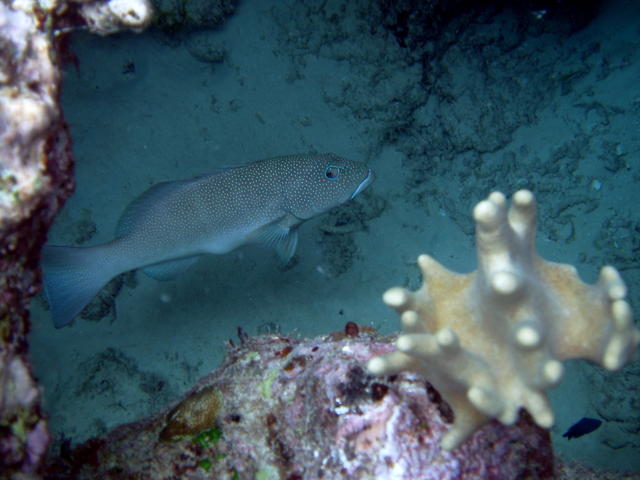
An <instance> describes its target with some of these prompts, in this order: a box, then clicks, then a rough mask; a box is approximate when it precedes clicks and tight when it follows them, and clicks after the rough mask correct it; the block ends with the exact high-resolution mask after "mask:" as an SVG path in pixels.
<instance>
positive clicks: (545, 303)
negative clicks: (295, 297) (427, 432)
mask: <svg viewBox="0 0 640 480" xmlns="http://www.w3.org/2000/svg"><path fill="white" fill-rule="evenodd" d="M536 211H537V208H536V202H535V197H534V195H533V193H531V192H530V191H528V190H520V191H518V192H516V194H515V195H514V196H513V201H512V205H511V207H510V208H509V209H507V201H506V197H505V196H504V195H503V194H502V193H500V192H493V193H491V195H489V197H488V198H487V199H485V200H483V201H481V202H480V203H478V204H477V205H476V207H475V208H474V210H473V217H474V219H475V222H476V244H477V255H478V269H477V270H476V271H475V272H472V273H469V274H458V273H455V272H451V271H449V270H447V269H446V268H445V267H443V266H442V265H440V264H439V263H438V262H437V261H435V260H434V259H433V258H431V257H430V256H428V255H420V257H418V266H419V267H420V269H421V271H422V275H423V278H424V283H423V285H422V287H421V288H420V289H419V290H418V291H415V292H410V291H408V290H406V289H404V288H399V287H396V288H392V289H390V290H388V291H387V292H386V293H385V294H384V296H383V300H384V302H385V303H386V304H387V305H389V306H390V307H392V308H394V309H395V310H396V311H398V313H399V314H400V315H401V319H402V326H403V329H404V331H405V333H404V334H403V335H400V336H399V338H398V340H397V341H396V347H397V350H396V351H394V352H391V353H388V354H386V355H381V356H377V357H374V358H372V359H371V360H370V361H369V363H368V365H367V366H368V369H369V372H370V373H372V374H374V375H389V374H396V373H399V372H401V371H403V370H407V371H413V372H416V373H419V374H422V375H423V376H424V377H425V378H426V379H427V380H428V381H429V382H430V383H431V384H433V386H434V387H435V388H436V389H437V390H438V391H439V392H440V394H441V395H442V397H443V399H444V400H445V401H446V402H448V404H449V405H450V407H451V408H452V410H453V413H454V421H453V425H452V427H451V430H450V431H449V432H448V433H447V435H445V437H444V438H443V441H442V447H443V448H445V449H448V450H450V449H453V448H456V447H457V446H459V445H460V444H461V443H462V442H464V441H465V440H466V439H467V438H469V437H470V436H471V435H472V434H473V433H474V432H475V431H477V430H478V429H480V428H481V427H482V426H483V425H485V424H486V423H488V422H489V421H490V420H491V419H493V418H496V419H498V420H499V421H501V422H502V423H504V424H512V423H513V422H515V420H516V419H517V416H518V412H519V411H520V409H525V410H527V411H528V412H529V413H530V414H531V416H532V417H533V420H534V421H535V422H536V423H537V424H538V425H539V426H541V427H544V428H549V427H551V426H552V425H553V418H554V416H553V411H552V409H551V405H550V403H549V400H548V398H547V395H546V390H547V389H549V388H551V387H553V386H555V385H557V384H558V382H559V381H560V380H561V379H562V376H563V374H564V367H563V364H562V362H563V361H564V360H568V359H586V360H589V361H591V362H594V363H597V364H599V365H601V366H603V367H605V368H607V369H609V370H617V369H619V368H621V367H622V366H624V365H626V364H627V363H629V362H631V361H632V360H633V358H634V355H635V351H636V348H637V346H638V343H640V331H639V330H638V329H637V328H636V327H635V325H634V323H633V319H632V317H633V314H632V311H631V307H630V306H629V303H628V302H627V301H626V295H627V288H626V286H625V284H624V282H623V280H622V278H621V277H620V274H619V273H618V271H617V270H616V269H615V268H613V267H612V266H605V267H603V268H602V270H601V272H600V277H599V280H598V282H597V283H596V284H594V285H588V284H585V283H583V282H582V281H581V280H580V279H579V278H578V275H577V273H576V270H575V268H574V267H573V266H571V265H564V264H559V263H552V262H547V261H545V260H543V259H542V258H540V256H539V255H538V254H537V252H536V250H535V230H536Z"/></svg>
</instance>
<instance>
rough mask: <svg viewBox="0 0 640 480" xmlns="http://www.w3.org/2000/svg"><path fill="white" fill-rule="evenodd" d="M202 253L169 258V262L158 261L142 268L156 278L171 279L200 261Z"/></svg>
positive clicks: (146, 273) (145, 272)
mask: <svg viewBox="0 0 640 480" xmlns="http://www.w3.org/2000/svg"><path fill="white" fill-rule="evenodd" d="M199 258H200V255H194V256H191V257H185V258H179V259H177V260H169V261H168V262H162V263H156V264H153V265H149V266H147V267H144V268H143V269H142V272H143V273H144V274H145V275H148V276H149V277H151V278H154V279H156V280H171V279H172V278H174V277H175V276H177V275H179V274H181V273H182V272H184V271H185V270H187V269H188V268H189V267H191V266H192V265H193V264H194V263H196V262H197V261H198V259H199Z"/></svg>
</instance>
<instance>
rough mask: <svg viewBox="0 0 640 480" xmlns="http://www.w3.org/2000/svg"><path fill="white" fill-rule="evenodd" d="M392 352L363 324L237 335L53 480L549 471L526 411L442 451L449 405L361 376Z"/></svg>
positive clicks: (420, 387)
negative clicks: (166, 399)
mask: <svg viewBox="0 0 640 480" xmlns="http://www.w3.org/2000/svg"><path fill="white" fill-rule="evenodd" d="M349 332H354V329H353V326H350V329H349ZM392 349H393V346H392V345H391V344H390V343H388V342H386V341H381V340H379V339H377V338H375V336H374V335H372V334H371V333H369V332H368V331H367V329H364V328H362V327H360V328H359V329H358V333H356V334H354V335H353V336H351V335H333V336H327V337H322V338H315V339H312V340H296V339H290V338H284V337H279V336H273V335H266V336H260V337H256V338H251V339H246V338H245V339H244V342H243V343H242V344H241V345H240V346H239V347H232V348H231V349H230V350H229V352H228V355H227V358H226V360H225V362H224V364H223V365H222V367H221V368H219V369H217V370H216V371H214V372H213V373H211V374H210V375H208V376H206V377H204V378H203V379H201V380H200V381H199V382H198V383H197V385H196V386H195V387H194V388H193V389H192V390H191V391H190V392H188V393H187V394H186V395H185V397H184V398H183V399H181V400H180V401H179V402H177V403H176V404H175V405H173V406H170V407H168V408H167V409H165V410H164V411H163V412H160V413H159V414H157V415H155V416H153V417H151V418H147V419H144V420H141V421H138V422H135V423H131V424H128V425H123V426H121V427H119V428H116V429H115V430H113V431H112V432H111V433H110V434H108V435H107V436H106V437H105V438H101V439H92V440H89V441H88V442H86V443H84V444H81V445H79V446H77V447H76V448H75V449H74V450H73V451H71V452H68V453H67V454H66V455H64V457H60V458H58V459H56V460H55V462H54V463H53V464H52V465H51V466H50V470H49V474H50V478H77V479H83V478H92V479H93V478H153V479H169V478H176V477H177V478H216V479H223V478H228V479H233V478H238V479H254V478H274V479H276V478H278V479H295V478H305V479H316V478H318V479H319V478H325V479H329V478H330V479H340V478H350V479H374V478H384V479H414V480H415V479H438V480H444V479H454V478H455V479H472V478H473V479H477V478H484V479H492V478H493V479H506V478H551V475H552V462H553V458H552V452H551V445H550V441H549V436H548V433H547V432H546V431H545V430H543V429H541V428H539V427H537V426H535V425H534V424H533V422H532V421H530V419H529V418H528V416H526V415H523V416H522V417H521V418H520V420H519V421H518V422H517V423H516V424H515V425H513V426H510V427H507V426H504V425H502V424H500V423H499V422H492V423H489V424H488V425H486V426H485V427H484V428H482V429H481V430H479V431H478V432H476V433H475V434H474V435H472V436H471V438H470V440H469V441H468V442H466V443H465V444H464V445H462V446H461V447H460V448H458V449H457V450H455V451H453V452H447V451H445V450H443V449H442V448H441V446H440V441H441V439H442V436H443V435H444V433H445V432H446V431H447V430H448V429H449V423H450V422H451V421H452V417H451V415H452V412H451V410H450V408H449V407H448V405H446V404H445V403H444V402H443V401H442V399H441V397H440V396H439V394H438V393H437V392H436V391H435V390H434V389H433V388H432V387H431V386H430V385H428V384H427V383H426V382H425V381H424V379H422V378H421V377H419V376H417V375H414V374H411V373H407V374H400V375H397V376H394V377H390V378H376V377H373V376H372V375H369V374H367V373H366V371H365V365H366V362H367V361H368V360H369V359H370V358H371V357H372V356H374V355H380V354H384V353H387V352H389V351H391V350H392ZM190 410H193V411H190ZM178 418H179V419H180V420H179V422H177V419H178ZM203 420H206V421H203ZM177 423H180V426H179V427H178V428H176V424H177ZM186 424H188V425H189V427H188V428H184V425H186ZM194 426H197V428H196V429H195V430H194V429H193V428H192V427H194ZM169 429H172V432H174V433H175V432H178V431H179V432H180V434H179V435H174V434H173V433H172V434H171V435H168V434H167V432H168V430H169ZM196 430H198V431H196Z"/></svg>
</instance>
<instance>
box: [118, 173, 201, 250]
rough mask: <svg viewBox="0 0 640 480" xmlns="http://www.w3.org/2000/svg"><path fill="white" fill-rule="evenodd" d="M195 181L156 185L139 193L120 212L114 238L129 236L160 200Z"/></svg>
mask: <svg viewBox="0 0 640 480" xmlns="http://www.w3.org/2000/svg"><path fill="white" fill-rule="evenodd" d="M195 180H196V179H192V180H178V181H175V182H163V183H158V184H156V185H154V186H152V187H151V188H149V189H148V190H146V191H144V192H143V193H141V194H140V196H138V197H137V198H136V199H134V200H133V201H132V202H131V203H130V204H129V205H127V208H125V209H124V212H122V215H121V216H120V220H118V226H117V227H116V237H123V236H125V235H127V234H129V233H130V232H131V230H133V228H134V227H135V225H136V224H138V223H139V222H140V219H142V218H143V217H145V216H146V215H147V214H148V212H149V210H151V209H152V208H153V207H154V206H155V205H157V203H158V202H159V201H160V200H162V199H164V198H167V197H168V196H169V195H171V194H172V193H174V192H176V191H178V190H180V189H181V188H184V187H185V186H186V185H188V184H190V183H192V182H193V181H195Z"/></svg>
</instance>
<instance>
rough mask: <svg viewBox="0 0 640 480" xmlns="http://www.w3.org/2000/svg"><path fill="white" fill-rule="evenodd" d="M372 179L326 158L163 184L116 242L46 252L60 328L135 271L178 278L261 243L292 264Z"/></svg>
mask: <svg viewBox="0 0 640 480" xmlns="http://www.w3.org/2000/svg"><path fill="white" fill-rule="evenodd" d="M373 179H374V175H373V172H372V171H371V170H370V169H369V168H368V167H367V165H365V164H364V163H360V162H355V161H352V160H347V159H345V158H342V157H339V156H337V155H334V154H332V153H327V154H317V155H287V156H282V157H275V158H269V159H266V160H260V161H257V162H253V163H249V164H246V165H240V166H235V167H229V168H224V169H221V170H217V171H215V172H213V173H210V174H208V175H203V176H200V177H196V178H194V179H191V180H184V181H175V182H166V183H160V184H157V185H155V186H153V187H151V188H150V189H149V190H147V191H146V192H145V193H143V194H142V195H141V196H140V197H139V198H137V199H136V200H134V201H133V202H132V203H131V204H130V205H129V206H128V207H127V208H126V209H125V211H124V213H123V214H122V217H121V219H120V222H119V224H118V227H117V230H116V236H115V239H114V240H112V241H110V242H108V243H105V244H102V245H96V246H93V247H84V248H80V247H61V246H45V247H44V248H43V251H42V260H41V265H42V270H43V273H44V285H45V294H46V296H47V299H48V301H49V305H50V309H51V314H52V317H53V323H54V325H55V326H56V327H57V328H60V327H63V326H65V325H67V324H69V323H70V322H71V321H72V320H73V319H74V317H75V316H76V315H78V314H79V313H80V311H81V310H82V309H83V308H84V307H85V305H87V303H89V302H90V301H91V299H92V298H93V297H94V296H95V295H96V294H97V293H98V291H99V290H100V288H102V287H103V286H104V285H105V284H106V283H107V282H108V281H109V280H110V279H112V278H113V277H115V276H116V275H118V274H120V273H123V272H126V271H129V270H134V269H137V268H143V271H144V272H145V273H146V274H148V275H150V276H152V277H154V278H158V279H165V278H171V277H172V276H174V275H175V274H177V273H179V272H181V271H183V270H185V269H187V268H188V267H189V266H191V265H192V264H193V263H194V262H196V261H197V259H198V258H199V257H200V256H201V255H203V254H208V253H211V254H223V253H227V252H230V251H232V250H233V249H235V248H237V247H239V246H241V245H244V244H248V243H255V242H260V243H265V244H268V245H272V246H274V247H275V248H276V251H277V253H278V255H279V256H280V257H281V258H282V260H283V261H284V262H288V261H289V260H290V259H291V257H292V256H293V254H294V252H295V250H296V245H297V243H298V233H297V228H298V226H299V225H300V224H301V223H302V222H304V221H305V220H308V219H310V218H313V217H315V216H317V215H320V214H322V213H325V212H327V211H328V210H330V209H331V208H333V207H336V206H338V205H340V204H342V203H344V202H346V201H347V200H350V199H352V198H354V197H355V196H356V195H358V194H359V193H360V192H362V191H363V190H364V189H365V188H367V186H368V185H369V184H370V183H371V182H372V181H373Z"/></svg>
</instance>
